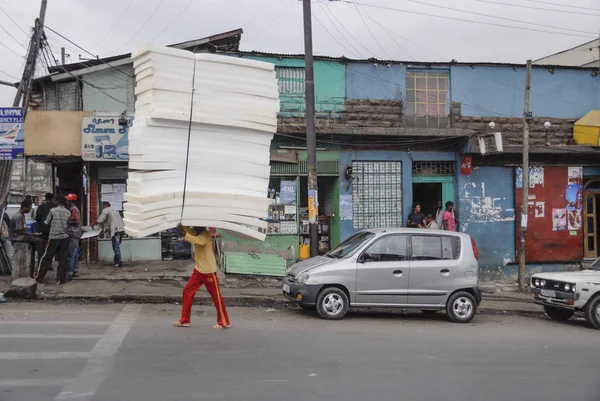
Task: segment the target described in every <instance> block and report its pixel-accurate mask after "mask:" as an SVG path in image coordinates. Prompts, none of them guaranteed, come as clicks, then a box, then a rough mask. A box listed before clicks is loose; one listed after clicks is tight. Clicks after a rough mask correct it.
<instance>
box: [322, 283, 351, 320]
mask: <svg viewBox="0 0 600 401" xmlns="http://www.w3.org/2000/svg"><path fill="white" fill-rule="evenodd" d="M349 306H350V300H349V299H348V296H347V295H346V293H345V292H344V291H342V290H340V289H339V288H335V287H329V288H325V289H324V290H322V291H321V293H320V294H319V296H318V297H317V313H318V314H319V316H321V318H323V319H326V320H340V319H342V318H343V317H344V316H346V313H347V312H348V307H349Z"/></svg>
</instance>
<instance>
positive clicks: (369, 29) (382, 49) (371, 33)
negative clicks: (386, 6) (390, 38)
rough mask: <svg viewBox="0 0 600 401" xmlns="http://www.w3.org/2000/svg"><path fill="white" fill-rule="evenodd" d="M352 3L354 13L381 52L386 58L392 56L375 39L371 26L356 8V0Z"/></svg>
mask: <svg viewBox="0 0 600 401" xmlns="http://www.w3.org/2000/svg"><path fill="white" fill-rule="evenodd" d="M352 3H353V4H354V7H355V8H356V13H357V14H358V16H359V17H360V20H361V21H362V22H363V25H364V26H365V27H366V28H367V31H369V34H370V35H371V37H372V38H373V40H374V41H375V43H376V44H377V46H379V48H380V49H381V51H382V52H383V54H385V55H386V57H387V58H390V59H391V58H392V57H390V55H389V54H388V53H387V52H386V51H385V49H384V48H383V46H381V43H379V41H378V40H377V38H376V37H375V35H373V32H371V28H369V25H368V24H367V21H365V18H364V17H363V15H362V14H361V12H360V10H359V9H358V5H357V4H356V1H354V0H352Z"/></svg>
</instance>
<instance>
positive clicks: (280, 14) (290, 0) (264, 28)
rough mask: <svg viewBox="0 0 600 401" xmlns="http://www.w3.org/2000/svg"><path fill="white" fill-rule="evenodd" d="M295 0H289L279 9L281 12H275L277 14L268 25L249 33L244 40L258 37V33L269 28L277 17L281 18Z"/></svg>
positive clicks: (260, 33)
mask: <svg viewBox="0 0 600 401" xmlns="http://www.w3.org/2000/svg"><path fill="white" fill-rule="evenodd" d="M295 2H296V0H289V1H288V4H287V5H286V6H285V7H284V8H283V9H282V10H281V13H279V14H277V16H276V17H275V19H273V20H272V21H271V22H270V23H269V24H268V25H266V26H264V27H263V29H261V30H260V31H258V32H257V33H255V34H253V35H251V36H250V37H249V38H246V41H248V40H252V39H256V38H257V37H259V36H260V35H262V33H263V32H264V31H266V30H267V29H269V28H270V27H271V25H273V24H274V23H275V22H276V21H277V20H279V18H281V17H282V16H283V14H285V12H286V11H287V10H288V8H290V6H291V5H292V4H294V3H295Z"/></svg>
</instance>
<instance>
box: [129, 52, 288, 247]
mask: <svg viewBox="0 0 600 401" xmlns="http://www.w3.org/2000/svg"><path fill="white" fill-rule="evenodd" d="M133 61H134V68H135V76H136V90H135V94H136V97H137V98H136V103H135V120H134V123H133V126H132V127H131V128H130V132H129V155H130V160H129V168H130V170H131V172H130V173H129V178H128V180H127V193H126V194H125V199H126V201H127V203H125V206H124V207H125V231H126V232H127V234H129V235H130V236H132V237H136V238H139V237H144V236H148V235H150V234H154V233H157V232H160V231H163V230H166V229H170V228H173V227H175V226H176V225H177V223H179V222H180V219H181V213H182V209H183V224H184V225H193V226H205V227H215V228H220V229H224V230H227V231H230V232H232V233H235V234H237V235H239V236H242V237H245V238H249V239H258V240H264V238H265V234H264V230H265V229H266V222H265V221H264V219H265V218H266V217H267V210H268V198H267V193H268V183H269V173H270V167H269V155H270V153H269V149H270V144H271V139H272V138H273V134H274V133H275V131H276V128H277V112H278V111H279V94H278V89H277V79H276V77H275V69H274V65H273V64H269V63H264V62H260V61H255V60H247V59H243V58H237V57H229V56H219V55H214V54H194V53H191V52H188V51H184V50H178V49H172V48H153V47H143V48H142V49H140V50H139V51H138V52H136V53H134V54H133ZM194 88H195V89H194ZM192 92H193V103H192ZM190 115H191V131H189V129H190ZM188 132H191V135H190V136H189V141H190V142H189V159H188V170H187V171H188V173H187V183H186V184H185V188H186V191H185V204H184V196H183V194H184V181H185V171H186V155H187V148H188Z"/></svg>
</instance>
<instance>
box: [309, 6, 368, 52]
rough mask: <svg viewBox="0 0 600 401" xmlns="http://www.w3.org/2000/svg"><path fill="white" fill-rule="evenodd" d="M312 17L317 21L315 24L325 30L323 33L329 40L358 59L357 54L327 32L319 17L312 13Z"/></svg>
mask: <svg viewBox="0 0 600 401" xmlns="http://www.w3.org/2000/svg"><path fill="white" fill-rule="evenodd" d="M312 16H313V18H314V19H315V21H317V23H318V24H319V25H321V28H323V29H324V30H325V32H327V33H328V34H329V36H331V38H332V39H333V40H335V41H336V42H337V44H338V45H340V46H342V47H343V48H344V49H346V51H347V52H349V53H350V54H352V55H353V56H354V57H360V56H359V55H358V54H357V53H355V52H354V51H352V50H350V49H348V48H347V47H346V46H345V45H344V44H343V43H342V42H340V41H339V40H338V39H337V38H336V37H335V36H333V34H332V33H331V32H330V31H329V29H327V27H326V26H325V25H324V24H323V23H322V22H321V20H320V19H319V17H317V15H316V14H315V12H314V11H313V12H312Z"/></svg>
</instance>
